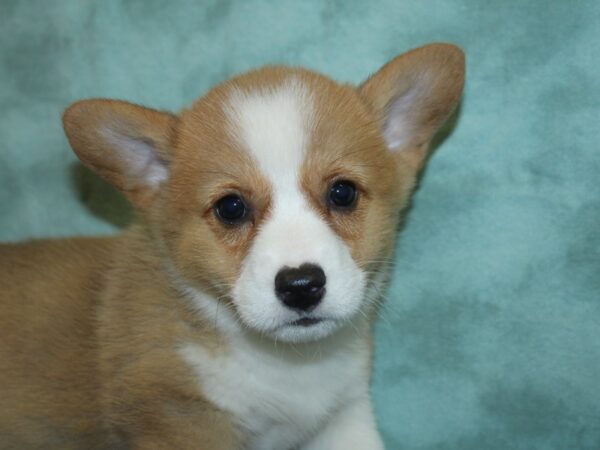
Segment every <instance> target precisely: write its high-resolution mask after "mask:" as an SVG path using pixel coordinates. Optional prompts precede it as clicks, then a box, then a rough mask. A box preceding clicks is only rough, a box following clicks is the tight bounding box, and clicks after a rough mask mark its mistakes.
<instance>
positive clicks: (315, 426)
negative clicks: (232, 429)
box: [180, 329, 381, 450]
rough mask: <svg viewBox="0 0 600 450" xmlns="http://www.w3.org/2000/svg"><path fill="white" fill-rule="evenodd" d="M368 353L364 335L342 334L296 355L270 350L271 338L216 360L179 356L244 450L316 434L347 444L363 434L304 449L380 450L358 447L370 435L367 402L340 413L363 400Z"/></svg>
mask: <svg viewBox="0 0 600 450" xmlns="http://www.w3.org/2000/svg"><path fill="white" fill-rule="evenodd" d="M367 346H368V343H367V342H366V339H365V335H361V336H359V335H358V334H357V333H356V331H355V330H353V329H352V330H351V329H347V330H344V331H342V332H341V333H339V334H336V335H335V336H332V337H329V338H327V339H325V341H323V342H316V343H312V344H304V345H303V346H302V347H298V348H295V347H292V346H289V345H285V344H284V345H280V346H275V347H274V346H273V341H271V340H270V339H263V338H257V337H256V336H254V337H252V336H249V335H245V336H238V337H236V338H234V339H232V340H231V341H230V349H228V350H226V351H224V352H223V353H221V354H218V355H211V354H210V353H209V352H207V351H206V350H204V349H203V348H202V347H200V346H198V345H192V344H188V345H185V346H184V347H182V349H181V352H180V354H181V355H182V357H183V358H184V360H185V361H187V363H188V364H190V366H191V367H193V368H194V369H195V370H196V372H197V374H198V379H199V380H200V385H201V387H202V391H203V393H204V395H206V396H207V397H208V399H209V400H211V401H213V402H214V403H215V404H216V405H219V407H221V408H222V409H223V410H225V411H229V412H230V413H231V414H232V417H233V420H234V422H235V423H236V425H238V426H239V427H240V428H241V429H242V430H243V431H244V432H245V433H244V448H245V449H247V450H290V449H294V448H298V447H299V446H301V445H302V444H304V443H306V442H310V441H311V440H312V439H313V436H316V435H323V436H324V437H323V438H320V439H321V440H322V441H323V442H338V441H339V442H340V443H347V444H348V443H350V442H349V441H348V439H347V437H349V436H352V435H355V434H353V433H363V434H364V435H365V438H364V439H360V440H358V441H357V444H359V445H349V446H345V447H324V446H319V445H320V444H319V445H317V444H318V442H319V441H315V442H316V444H313V445H312V446H311V447H310V448H314V449H320V450H329V449H330V448H331V449H333V448H340V449H342V448H344V449H346V450H352V449H355V450H366V449H369V450H374V449H378V448H381V447H377V446H366V447H365V446H363V444H364V443H365V442H367V441H366V439H368V437H369V436H371V435H374V436H377V432H376V428H375V426H374V419H373V416H372V412H371V407H370V404H369V403H368V401H367V403H366V404H365V408H364V409H365V411H363V412H362V413H360V414H356V415H354V414H353V415H352V416H350V417H347V418H346V417H345V416H346V415H347V414H346V410H347V409H353V408H354V407H355V406H354V405H355V404H356V403H357V402H359V401H360V402H364V401H365V400H364V399H366V398H367V392H368V387H367V385H368V379H369V376H368V374H369V350H368V347H367ZM338 417H340V419H338ZM329 422H331V423H332V424H333V428H331V429H329V427H327V425H326V424H328V423H329ZM338 422H339V423H338ZM366 428H371V430H370V432H368V431H365V429H366ZM327 429H329V431H325V430H327ZM353 430H355V431H353ZM359 430H362V431H359ZM346 436H347V437H346ZM373 442H374V443H377V442H378V440H373ZM315 445H316V446H315Z"/></svg>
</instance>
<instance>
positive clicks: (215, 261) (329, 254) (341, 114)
mask: <svg viewBox="0 0 600 450" xmlns="http://www.w3.org/2000/svg"><path fill="white" fill-rule="evenodd" d="M433 47H436V48H434V49H432V48H429V50H427V49H428V47H425V48H424V49H425V50H423V49H421V50H420V54H417V55H416V56H415V55H413V56H412V57H410V53H409V54H407V55H405V56H403V57H400V58H398V59H397V60H394V61H395V63H394V61H393V62H392V63H390V64H391V65H392V66H393V67H391V69H390V65H388V66H386V67H384V68H383V69H382V70H381V71H380V72H379V73H378V74H376V75H375V76H374V77H372V78H371V79H370V80H368V81H367V82H366V83H365V84H364V85H363V86H361V87H360V88H358V89H357V88H354V87H351V86H342V85H339V84H337V83H335V82H333V81H332V80H330V79H328V78H326V77H323V76H321V75H318V74H315V73H312V72H309V71H306V70H302V69H289V68H264V69H260V70H258V71H255V72H251V73H249V74H245V75H243V76H241V77H238V78H235V79H233V80H231V81H229V82H226V83H224V84H222V85H220V86H218V87H216V88H215V89H213V90H212V91H211V92H209V93H208V94H207V95H206V96H205V97H203V98H201V99H200V100H199V101H198V102H196V103H195V104H194V105H193V106H192V107H191V108H190V109H188V110H185V111H183V112H182V113H181V114H180V115H179V116H178V117H175V116H171V115H168V114H165V113H159V112H157V111H152V110H147V109H143V108H141V107H137V106H134V105H130V104H123V103H117V102H110V101H108V102H107V101H88V102H80V103H78V104H76V105H74V106H73V107H71V109H69V110H68V111H67V113H66V114H65V129H66V130H67V135H68V136H69V139H70V141H71V143H72V145H73V147H74V149H75V150H76V152H77V153H78V154H79V156H80V157H81V159H82V160H83V161H84V163H86V164H87V165H89V166H90V167H92V168H95V169H96V170H97V171H98V172H99V173H100V174H101V175H104V176H105V177H106V178H107V179H109V180H110V181H112V182H113V183H114V184H116V185H117V186H118V187H120V188H121V189H122V190H123V191H124V192H125V193H126V195H128V197H129V198H130V199H131V200H132V201H133V202H134V204H136V205H137V206H138V207H139V208H140V209H141V210H143V211H145V212H146V215H147V217H148V218H149V221H150V222H151V223H152V224H153V230H154V237H155V239H156V244H157V248H159V249H160V250H161V252H162V253H163V255H164V258H165V266H166V267H167V269H166V270H167V271H168V272H169V276H170V277H172V279H173V282H174V283H175V284H177V285H178V287H179V288H180V289H183V290H185V291H186V292H187V293H188V294H190V295H191V296H192V298H193V300H194V302H195V304H196V306H197V307H198V308H200V309H201V311H202V314H204V315H209V316H210V317H209V319H211V320H212V316H213V315H214V318H215V320H217V321H218V324H219V325H220V326H221V327H222V328H223V329H224V330H226V331H236V330H240V329H246V330H251V331H252V332H258V333H260V334H262V335H266V336H270V337H272V338H274V339H278V340H283V341H290V342H302V341H308V340H315V339H319V338H322V337H324V336H327V335H329V334H331V333H333V332H334V331H335V330H336V329H338V328H339V327H341V326H344V325H345V324H347V323H349V322H351V321H352V320H353V318H355V317H357V316H358V315H360V314H366V313H367V310H368V309H369V307H370V306H371V304H372V303H373V301H374V298H373V295H370V294H369V293H370V292H373V291H375V290H376V289H372V288H373V287H375V283H377V279H376V278H377V277H376V275H377V274H380V273H382V265H384V264H385V262H386V261H387V260H388V258H389V257H390V254H391V251H392V248H393V236H394V231H395V229H396V227H397V222H398V217H399V212H400V210H401V209H402V207H403V206H404V205H405V204H406V202H407V199H408V194H409V192H410V190H411V188H412V186H413V184H414V180H415V176H416V173H417V170H418V168H419V167H420V164H421V161H422V160H423V157H424V155H425V149H426V146H427V143H428V142H429V140H430V139H431V137H432V135H433V133H434V132H435V130H436V129H437V128H438V127H439V125H440V124H441V123H442V122H443V120H444V119H445V117H446V116H447V115H448V114H449V112H450V111H451V110H452V109H453V108H454V106H455V104H456V102H457V101H458V98H459V95H460V90H461V89H462V54H461V53H460V52H459V51H458V50H456V49H455V48H454V47H449V46H433ZM416 52H417V53H419V50H417V51H416ZM413 53H414V52H413ZM402 58H404V59H402ZM444 63H446V67H445V65H444ZM448 67H450V68H451V70H450V71H449V70H448ZM444 79H445V80H446V81H445V82H442V81H443V80H444ZM440 80H442V81H440ZM448 90H451V91H452V93H451V95H448ZM90 102H91V103H90ZM86 122H87V123H86ZM82 130H88V131H87V132H85V131H83V132H82ZM89 130H92V132H90V131H89ZM98 143H100V146H101V148H98V147H99V144H98ZM93 147H96V149H95V150H93ZM91 149H92V150H91Z"/></svg>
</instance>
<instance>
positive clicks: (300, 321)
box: [290, 317, 323, 327]
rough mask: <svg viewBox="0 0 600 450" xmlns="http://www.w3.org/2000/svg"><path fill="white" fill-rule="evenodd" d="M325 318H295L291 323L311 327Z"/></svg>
mask: <svg viewBox="0 0 600 450" xmlns="http://www.w3.org/2000/svg"><path fill="white" fill-rule="evenodd" d="M322 321H323V319H319V318H318V317H302V318H300V319H298V320H294V321H293V322H292V323H290V325H294V326H298V327H310V326H313V325H316V324H318V323H320V322H322Z"/></svg>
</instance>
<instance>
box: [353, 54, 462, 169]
mask: <svg viewBox="0 0 600 450" xmlns="http://www.w3.org/2000/svg"><path fill="white" fill-rule="evenodd" d="M464 77H465V57H464V54H463V52H462V50H460V49H459V48H458V47H456V46H454V45H451V44H431V45H426V46H424V47H420V48H417V49H415V50H412V51H410V52H408V53H405V54H403V55H400V56H398V57H396V58H394V59H393V60H392V61H390V62H389V63H387V64H386V65H385V66H383V67H382V68H381V69H380V70H379V71H378V72H377V73H375V74H374V75H373V76H371V77H370V78H369V79H368V80H366V81H365V82H364V83H363V84H362V85H361V86H360V88H359V92H360V94H361V95H362V96H363V98H364V99H365V100H366V101H367V103H368V104H369V105H370V106H371V108H372V109H373V111H374V112H375V114H376V115H377V119H378V121H379V123H380V126H381V130H382V131H383V135H384V137H385V140H386V142H387V145H388V147H389V148H390V150H392V151H393V152H397V153H398V156H399V157H400V158H401V159H403V160H405V161H406V162H407V163H408V164H410V165H411V166H412V167H413V168H414V169H415V170H418V169H419V168H420V167H421V166H422V165H423V162H424V161H425V159H426V156H427V150H428V146H429V143H430V141H431V139H432V138H433V136H434V134H435V132H436V131H437V130H438V129H439V128H440V127H441V126H442V125H443V123H444V122H445V121H446V119H447V118H448V116H449V115H450V114H451V113H452V111H453V110H454V108H455V107H456V105H457V104H458V102H459V100H460V97H461V94H462V90H463V85H464Z"/></svg>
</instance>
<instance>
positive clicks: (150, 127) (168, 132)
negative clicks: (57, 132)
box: [63, 99, 177, 210]
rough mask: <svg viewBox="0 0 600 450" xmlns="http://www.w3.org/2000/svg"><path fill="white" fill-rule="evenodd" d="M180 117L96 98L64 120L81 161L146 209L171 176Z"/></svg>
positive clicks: (78, 106) (80, 104)
mask: <svg viewBox="0 0 600 450" xmlns="http://www.w3.org/2000/svg"><path fill="white" fill-rule="evenodd" d="M176 122H177V117H176V116H174V115H172V114H170V113H167V112H162V111H156V110H154V109H150V108H144V107H142V106H138V105H134V104H132V103H128V102H123V101H118V100H105V99H91V100H82V101H79V102H77V103H74V104H73V105H71V106H70V107H69V108H68V109H67V110H66V111H65V113H64V115H63V125H64V128H65V133H66V134H67V138H68V139H69V143H70V144H71V147H73V150H74V151H75V153H76V154H77V156H78V157H79V159H80V160H81V162H82V163H83V164H84V165H85V166H87V167H88V168H90V169H92V170H93V171H95V172H97V173H98V174H99V175H100V176H101V177H103V178H105V179H106V180H107V181H109V182H110V183H112V184H113V185H114V186H115V187H117V188H118V189H119V190H120V191H121V192H123V194H125V196H126V197H127V198H128V200H129V201H130V202H131V203H133V205H134V206H135V207H136V208H138V209H140V210H144V209H146V208H147V207H148V206H149V205H150V204H151V203H152V201H153V199H154V198H155V194H156V193H157V192H158V189H159V187H160V186H161V185H162V184H163V183H164V181H166V180H167V178H168V175H169V160H170V159H171V154H170V146H171V136H172V134H173V130H174V128H175V123H176Z"/></svg>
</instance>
